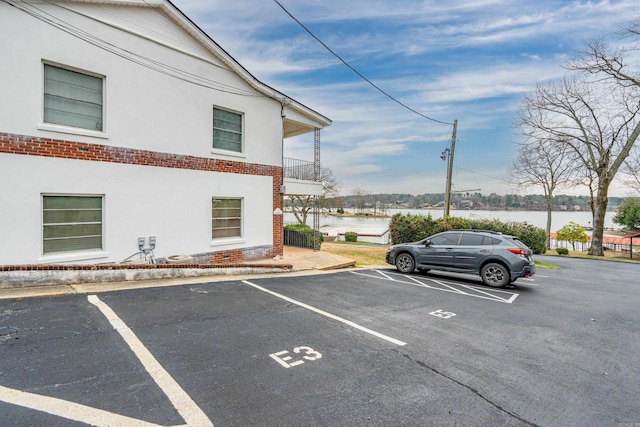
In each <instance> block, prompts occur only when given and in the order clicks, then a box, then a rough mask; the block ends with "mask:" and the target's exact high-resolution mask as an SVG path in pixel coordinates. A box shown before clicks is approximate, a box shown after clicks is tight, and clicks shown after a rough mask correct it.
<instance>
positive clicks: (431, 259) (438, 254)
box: [418, 231, 462, 267]
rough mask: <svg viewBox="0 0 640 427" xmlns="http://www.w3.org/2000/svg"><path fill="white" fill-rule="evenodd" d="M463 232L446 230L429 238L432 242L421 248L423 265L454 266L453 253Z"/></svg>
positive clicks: (420, 261) (421, 262)
mask: <svg viewBox="0 0 640 427" xmlns="http://www.w3.org/2000/svg"><path fill="white" fill-rule="evenodd" d="M461 234H462V233H460V232H455V231H446V232H444V233H440V234H436V235H435V236H432V237H430V238H429V240H430V242H431V243H430V244H428V245H425V246H423V247H421V248H420V260H419V261H418V263H419V264H421V265H429V266H437V267H453V253H454V251H455V249H456V247H457V244H458V239H460V235H461Z"/></svg>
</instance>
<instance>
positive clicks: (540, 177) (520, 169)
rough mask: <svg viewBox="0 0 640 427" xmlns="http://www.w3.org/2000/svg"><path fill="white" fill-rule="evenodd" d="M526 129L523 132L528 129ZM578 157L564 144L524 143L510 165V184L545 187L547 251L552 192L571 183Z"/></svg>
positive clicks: (549, 142) (536, 141)
mask: <svg viewBox="0 0 640 427" xmlns="http://www.w3.org/2000/svg"><path fill="white" fill-rule="evenodd" d="M522 125H523V126H525V129H523V131H524V133H525V134H526V131H527V130H528V129H527V128H526V125H524V124H522ZM575 160H576V158H575V155H573V150H571V148H570V147H569V146H568V145H567V144H563V143H562V142H557V141H549V140H531V141H529V142H527V143H525V144H522V145H521V146H520V148H519V149H518V155H517V157H516V159H515V160H514V162H513V165H512V166H511V171H510V174H509V176H510V178H509V181H510V183H511V185H512V186H513V187H514V188H517V189H519V190H523V189H526V190H528V189H531V187H538V188H542V190H543V191H544V198H545V202H546V210H547V227H546V232H547V239H546V248H547V249H550V248H551V246H550V238H551V210H552V207H553V204H552V202H553V192H554V191H555V190H556V188H558V186H562V185H565V184H567V183H569V182H571V181H572V180H573V179H574V177H575V174H576V161H575Z"/></svg>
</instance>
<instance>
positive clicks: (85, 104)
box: [44, 64, 103, 131]
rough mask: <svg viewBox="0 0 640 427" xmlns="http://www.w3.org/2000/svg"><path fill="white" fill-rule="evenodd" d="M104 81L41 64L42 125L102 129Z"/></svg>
mask: <svg viewBox="0 0 640 427" xmlns="http://www.w3.org/2000/svg"><path fill="white" fill-rule="evenodd" d="M102 107H103V78H101V77H95V76H90V75H88V74H83V73H79V72H77V71H71V70H66V69H64V68H59V67H55V66H53V65H49V64H44V122H45V123H52V124H57V125H63V126H71V127H75V128H82V129H89V130H94V131H102V130H103V120H102V111H103V108H102Z"/></svg>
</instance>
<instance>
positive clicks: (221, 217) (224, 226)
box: [211, 198, 242, 239]
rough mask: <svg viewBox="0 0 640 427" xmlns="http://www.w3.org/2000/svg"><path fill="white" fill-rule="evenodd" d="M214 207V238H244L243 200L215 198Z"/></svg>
mask: <svg viewBox="0 0 640 427" xmlns="http://www.w3.org/2000/svg"><path fill="white" fill-rule="evenodd" d="M212 206H213V209H212V215H211V218H212V221H211V223H212V224H211V236H212V238H213V239H228V238H233V237H242V199H216V198H214V199H213V202H212Z"/></svg>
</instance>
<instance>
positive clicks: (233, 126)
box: [213, 107, 242, 153]
mask: <svg viewBox="0 0 640 427" xmlns="http://www.w3.org/2000/svg"><path fill="white" fill-rule="evenodd" d="M213 148H214V149H216V150H226V151H235V152H238V153H242V114H239V113H234V112H233V111H228V110H222V109H220V108H215V107H214V108H213Z"/></svg>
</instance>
